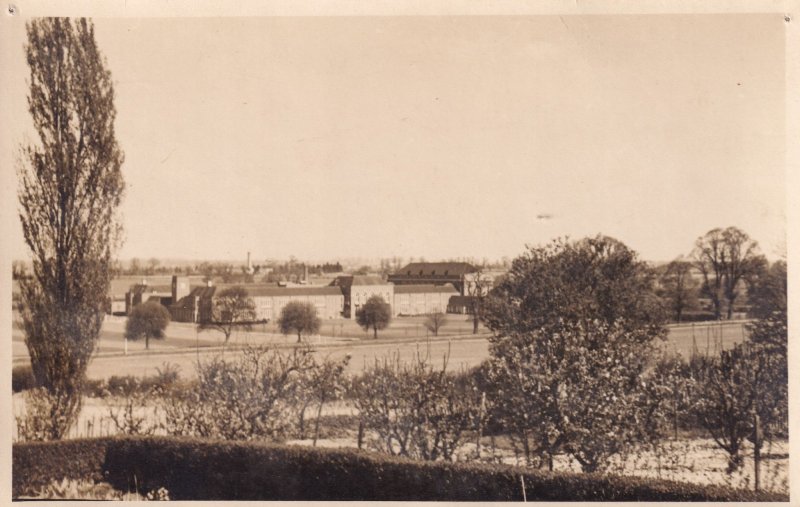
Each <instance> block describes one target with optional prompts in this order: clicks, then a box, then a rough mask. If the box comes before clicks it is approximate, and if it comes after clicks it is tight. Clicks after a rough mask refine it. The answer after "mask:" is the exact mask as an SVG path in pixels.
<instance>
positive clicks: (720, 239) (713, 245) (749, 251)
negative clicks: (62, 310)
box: [692, 227, 764, 319]
mask: <svg viewBox="0 0 800 507" xmlns="http://www.w3.org/2000/svg"><path fill="white" fill-rule="evenodd" d="M692 256H693V257H694V259H695V266H697V268H698V269H699V270H700V272H701V273H702V274H703V287H702V290H703V293H705V294H706V295H707V296H708V297H709V298H711V301H712V303H713V304H714V313H715V314H716V317H717V318H718V319H719V318H720V317H721V316H722V302H723V300H724V301H726V302H727V305H728V309H727V317H728V318H729V319H730V318H731V317H732V316H733V304H734V302H735V301H736V298H737V297H738V296H739V289H740V285H741V283H742V282H744V281H745V280H747V279H748V278H749V277H750V276H751V275H753V274H754V273H755V272H757V271H758V269H759V267H760V266H763V264H764V260H763V257H762V256H761V255H760V254H759V253H758V243H756V242H755V241H754V240H752V239H750V237H749V236H748V235H747V234H746V233H745V232H743V231H742V230H740V229H737V228H736V227H728V228H727V229H719V228H717V229H712V230H710V231H708V232H707V233H706V234H705V235H704V236H701V237H700V238H698V239H697V241H696V242H695V248H694V251H693V252H692Z"/></svg>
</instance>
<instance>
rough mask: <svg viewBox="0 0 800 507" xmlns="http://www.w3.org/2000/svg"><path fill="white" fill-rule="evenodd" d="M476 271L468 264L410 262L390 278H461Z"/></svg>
mask: <svg viewBox="0 0 800 507" xmlns="http://www.w3.org/2000/svg"><path fill="white" fill-rule="evenodd" d="M475 271H477V269H476V268H475V267H474V266H473V265H472V264H470V263H468V262H412V263H410V264H406V265H405V266H403V267H402V268H400V269H398V270H397V271H395V272H394V273H393V274H392V275H390V276H392V277H395V276H397V277H425V278H428V277H461V276H463V275H465V274H467V273H474V272H475Z"/></svg>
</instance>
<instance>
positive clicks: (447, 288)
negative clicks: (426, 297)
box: [394, 283, 458, 294]
mask: <svg viewBox="0 0 800 507" xmlns="http://www.w3.org/2000/svg"><path fill="white" fill-rule="evenodd" d="M394 293H395V294H426V293H436V294H458V291H457V290H456V289H455V287H453V286H452V285H450V284H449V283H446V284H444V285H432V284H416V285H395V286H394Z"/></svg>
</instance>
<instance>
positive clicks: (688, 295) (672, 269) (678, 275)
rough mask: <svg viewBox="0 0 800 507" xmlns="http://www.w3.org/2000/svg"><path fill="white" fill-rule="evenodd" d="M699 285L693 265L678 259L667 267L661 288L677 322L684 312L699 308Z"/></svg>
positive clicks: (662, 276)
mask: <svg viewBox="0 0 800 507" xmlns="http://www.w3.org/2000/svg"><path fill="white" fill-rule="evenodd" d="M697 285H698V284H697V282H696V281H695V279H694V278H692V263H690V262H687V261H684V260H681V259H678V260H674V261H672V262H670V263H669V264H668V265H667V267H666V269H665V270H664V273H663V274H662V275H661V286H662V288H663V292H664V297H665V299H666V300H667V301H668V303H669V306H670V309H671V310H672V312H673V315H674V318H675V321H677V322H680V321H681V317H682V315H683V312H684V310H687V309H691V308H695V307H696V306H697Z"/></svg>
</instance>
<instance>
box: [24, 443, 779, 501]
mask: <svg viewBox="0 0 800 507" xmlns="http://www.w3.org/2000/svg"><path fill="white" fill-rule="evenodd" d="M63 477H67V478H69V479H76V480H81V479H82V480H92V481H100V480H103V478H104V477H105V480H107V481H108V482H109V483H110V484H111V485H112V486H114V488H115V489H117V490H120V491H130V490H132V489H134V484H136V485H137V486H138V490H139V491H157V490H159V489H161V488H164V489H166V490H168V491H169V497H170V498H171V499H174V500H215V499H226V500H285V501H286V500H373V501H388V500H394V501H421V500H428V501H436V500H439V501H445V500H449V501H453V500H461V501H478V500H483V501H487V500H499V501H519V500H522V491H521V481H523V480H524V483H525V488H526V493H527V499H528V500H531V501H536V500H550V501H558V500H573V501H579V500H594V501H626V500H637V501H647V500H650V501H654V500H658V501H717V502H722V501H784V502H785V501H788V496H787V495H782V494H777V493H768V492H761V493H754V492H752V491H745V490H736V489H732V488H727V487H721V486H701V485H697V484H689V483H680V482H673V481H662V480H655V479H642V478H634V477H619V476H614V475H599V474H576V473H567V472H544V471H540V470H531V469H524V468H519V467H511V466H505V465H488V464H478V463H447V462H420V461H411V460H408V459H404V458H397V457H390V456H383V455H377V454H368V453H364V452H360V451H355V450H352V449H336V450H334V449H318V448H308V447H291V446H280V445H275V444H267V443H262V442H220V441H213V440H200V439H189V438H175V437H127V438H101V439H88V440H87V439H84V440H67V441H60V442H46V443H28V444H15V445H14V447H13V485H14V489H13V495H14V497H19V496H21V495H28V494H33V493H35V492H36V491H38V490H40V489H41V488H42V487H45V486H46V485H47V484H49V483H50V482H51V481H53V480H59V481H60V480H61V479H62V478H63Z"/></svg>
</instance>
